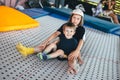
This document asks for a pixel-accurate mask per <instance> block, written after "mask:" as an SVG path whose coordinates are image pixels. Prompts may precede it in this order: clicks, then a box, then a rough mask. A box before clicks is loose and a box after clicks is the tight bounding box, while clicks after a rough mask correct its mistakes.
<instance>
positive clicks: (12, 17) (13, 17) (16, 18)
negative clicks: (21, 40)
mask: <svg viewBox="0 0 120 80" xmlns="http://www.w3.org/2000/svg"><path fill="white" fill-rule="evenodd" d="M37 26H39V23H38V22H37V21H36V20H34V19H32V18H31V17H29V16H28V15H26V14H24V13H22V12H20V11H18V10H16V9H14V8H10V7H6V6H0V32H5V31H11V30H22V29H28V28H34V27H37Z"/></svg>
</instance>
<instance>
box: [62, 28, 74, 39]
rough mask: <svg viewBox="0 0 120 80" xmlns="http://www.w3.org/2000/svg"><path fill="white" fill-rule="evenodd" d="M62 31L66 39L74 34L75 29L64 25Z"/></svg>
mask: <svg viewBox="0 0 120 80" xmlns="http://www.w3.org/2000/svg"><path fill="white" fill-rule="evenodd" d="M63 33H64V35H65V37H66V38H67V39H70V38H72V37H73V35H74V34H75V30H74V29H73V28H69V27H65V28H64V30H63Z"/></svg>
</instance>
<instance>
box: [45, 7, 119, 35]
mask: <svg viewBox="0 0 120 80" xmlns="http://www.w3.org/2000/svg"><path fill="white" fill-rule="evenodd" d="M44 10H46V11H49V12H51V13H54V14H58V15H61V16H63V17H64V18H68V17H69V16H70V13H71V11H72V10H71V9H66V8H44ZM55 17H56V15H55ZM58 18H59V17H58ZM84 21H85V25H89V26H92V27H93V28H95V29H98V30H100V31H103V32H107V33H112V34H114V32H115V31H118V30H120V25H118V24H113V23H111V22H109V21H105V20H101V19H98V18H95V17H92V16H89V15H86V14H85V17H84ZM119 35H120V34H119Z"/></svg>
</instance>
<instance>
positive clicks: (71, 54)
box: [68, 50, 80, 60]
mask: <svg viewBox="0 0 120 80" xmlns="http://www.w3.org/2000/svg"><path fill="white" fill-rule="evenodd" d="M79 54H80V51H78V50H75V51H73V52H71V53H70V55H69V56H68V60H73V59H77V57H78V56H79Z"/></svg>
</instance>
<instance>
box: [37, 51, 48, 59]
mask: <svg viewBox="0 0 120 80" xmlns="http://www.w3.org/2000/svg"><path fill="white" fill-rule="evenodd" d="M37 57H38V58H39V59H40V60H47V59H48V58H47V55H46V54H44V53H38V54H37Z"/></svg>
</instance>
